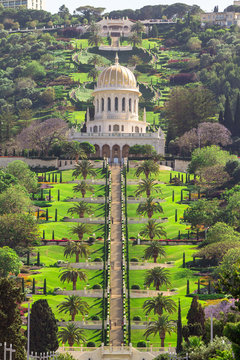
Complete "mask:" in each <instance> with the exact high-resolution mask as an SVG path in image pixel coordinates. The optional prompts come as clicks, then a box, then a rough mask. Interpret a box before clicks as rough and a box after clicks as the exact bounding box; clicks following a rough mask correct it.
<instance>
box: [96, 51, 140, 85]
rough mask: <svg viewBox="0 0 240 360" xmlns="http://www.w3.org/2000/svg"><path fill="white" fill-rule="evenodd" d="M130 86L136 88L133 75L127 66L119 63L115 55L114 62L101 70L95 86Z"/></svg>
mask: <svg viewBox="0 0 240 360" xmlns="http://www.w3.org/2000/svg"><path fill="white" fill-rule="evenodd" d="M109 87H114V88H115V87H117V88H128V89H129V88H131V89H136V87H137V82H136V79H135V76H134V75H133V73H132V72H131V70H129V69H128V68H126V67H124V66H121V65H119V63H118V56H117V55H116V58H115V64H114V65H111V66H110V67H108V68H106V69H104V70H103V72H102V73H101V74H100V75H99V77H98V82H97V88H98V89H99V88H109Z"/></svg>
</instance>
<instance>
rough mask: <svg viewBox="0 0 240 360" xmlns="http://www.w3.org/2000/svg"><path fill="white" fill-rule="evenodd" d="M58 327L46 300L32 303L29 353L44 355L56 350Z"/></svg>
mask: <svg viewBox="0 0 240 360" xmlns="http://www.w3.org/2000/svg"><path fill="white" fill-rule="evenodd" d="M57 332H58V326H57V321H56V319H55V316H54V313H53V311H52V309H51V308H50V306H49V305H48V302H47V300H45V299H40V300H37V301H36V302H34V303H33V305H32V309H31V316H30V351H33V352H34V353H35V352H37V353H46V352H50V351H56V350H57V349H58V346H59V344H58V338H57Z"/></svg>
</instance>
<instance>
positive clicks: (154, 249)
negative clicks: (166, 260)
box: [144, 240, 166, 263]
mask: <svg viewBox="0 0 240 360" xmlns="http://www.w3.org/2000/svg"><path fill="white" fill-rule="evenodd" d="M159 256H160V257H161V256H163V257H165V256H166V252H165V250H164V248H163V246H162V245H161V244H160V242H159V241H157V240H155V241H152V242H151V243H150V245H149V246H148V247H147V248H146V249H145V251H144V257H145V259H146V260H148V259H151V258H153V259H154V263H156V262H157V258H158V257H159Z"/></svg>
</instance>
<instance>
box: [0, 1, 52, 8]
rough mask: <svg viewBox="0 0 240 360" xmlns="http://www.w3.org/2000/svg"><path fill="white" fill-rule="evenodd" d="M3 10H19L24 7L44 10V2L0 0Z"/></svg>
mask: <svg viewBox="0 0 240 360" xmlns="http://www.w3.org/2000/svg"><path fill="white" fill-rule="evenodd" d="M0 4H2V5H3V6H4V7H5V8H12V9H15V8H19V7H20V6H24V7H25V8H27V9H33V10H45V9H46V8H45V0H0Z"/></svg>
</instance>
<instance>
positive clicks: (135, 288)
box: [131, 284, 140, 290]
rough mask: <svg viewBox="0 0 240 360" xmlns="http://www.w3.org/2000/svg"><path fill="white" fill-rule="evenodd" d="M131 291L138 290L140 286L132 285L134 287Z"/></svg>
mask: <svg viewBox="0 0 240 360" xmlns="http://www.w3.org/2000/svg"><path fill="white" fill-rule="evenodd" d="M131 289H132V290H140V286H139V285H137V284H134V285H132V287H131Z"/></svg>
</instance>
